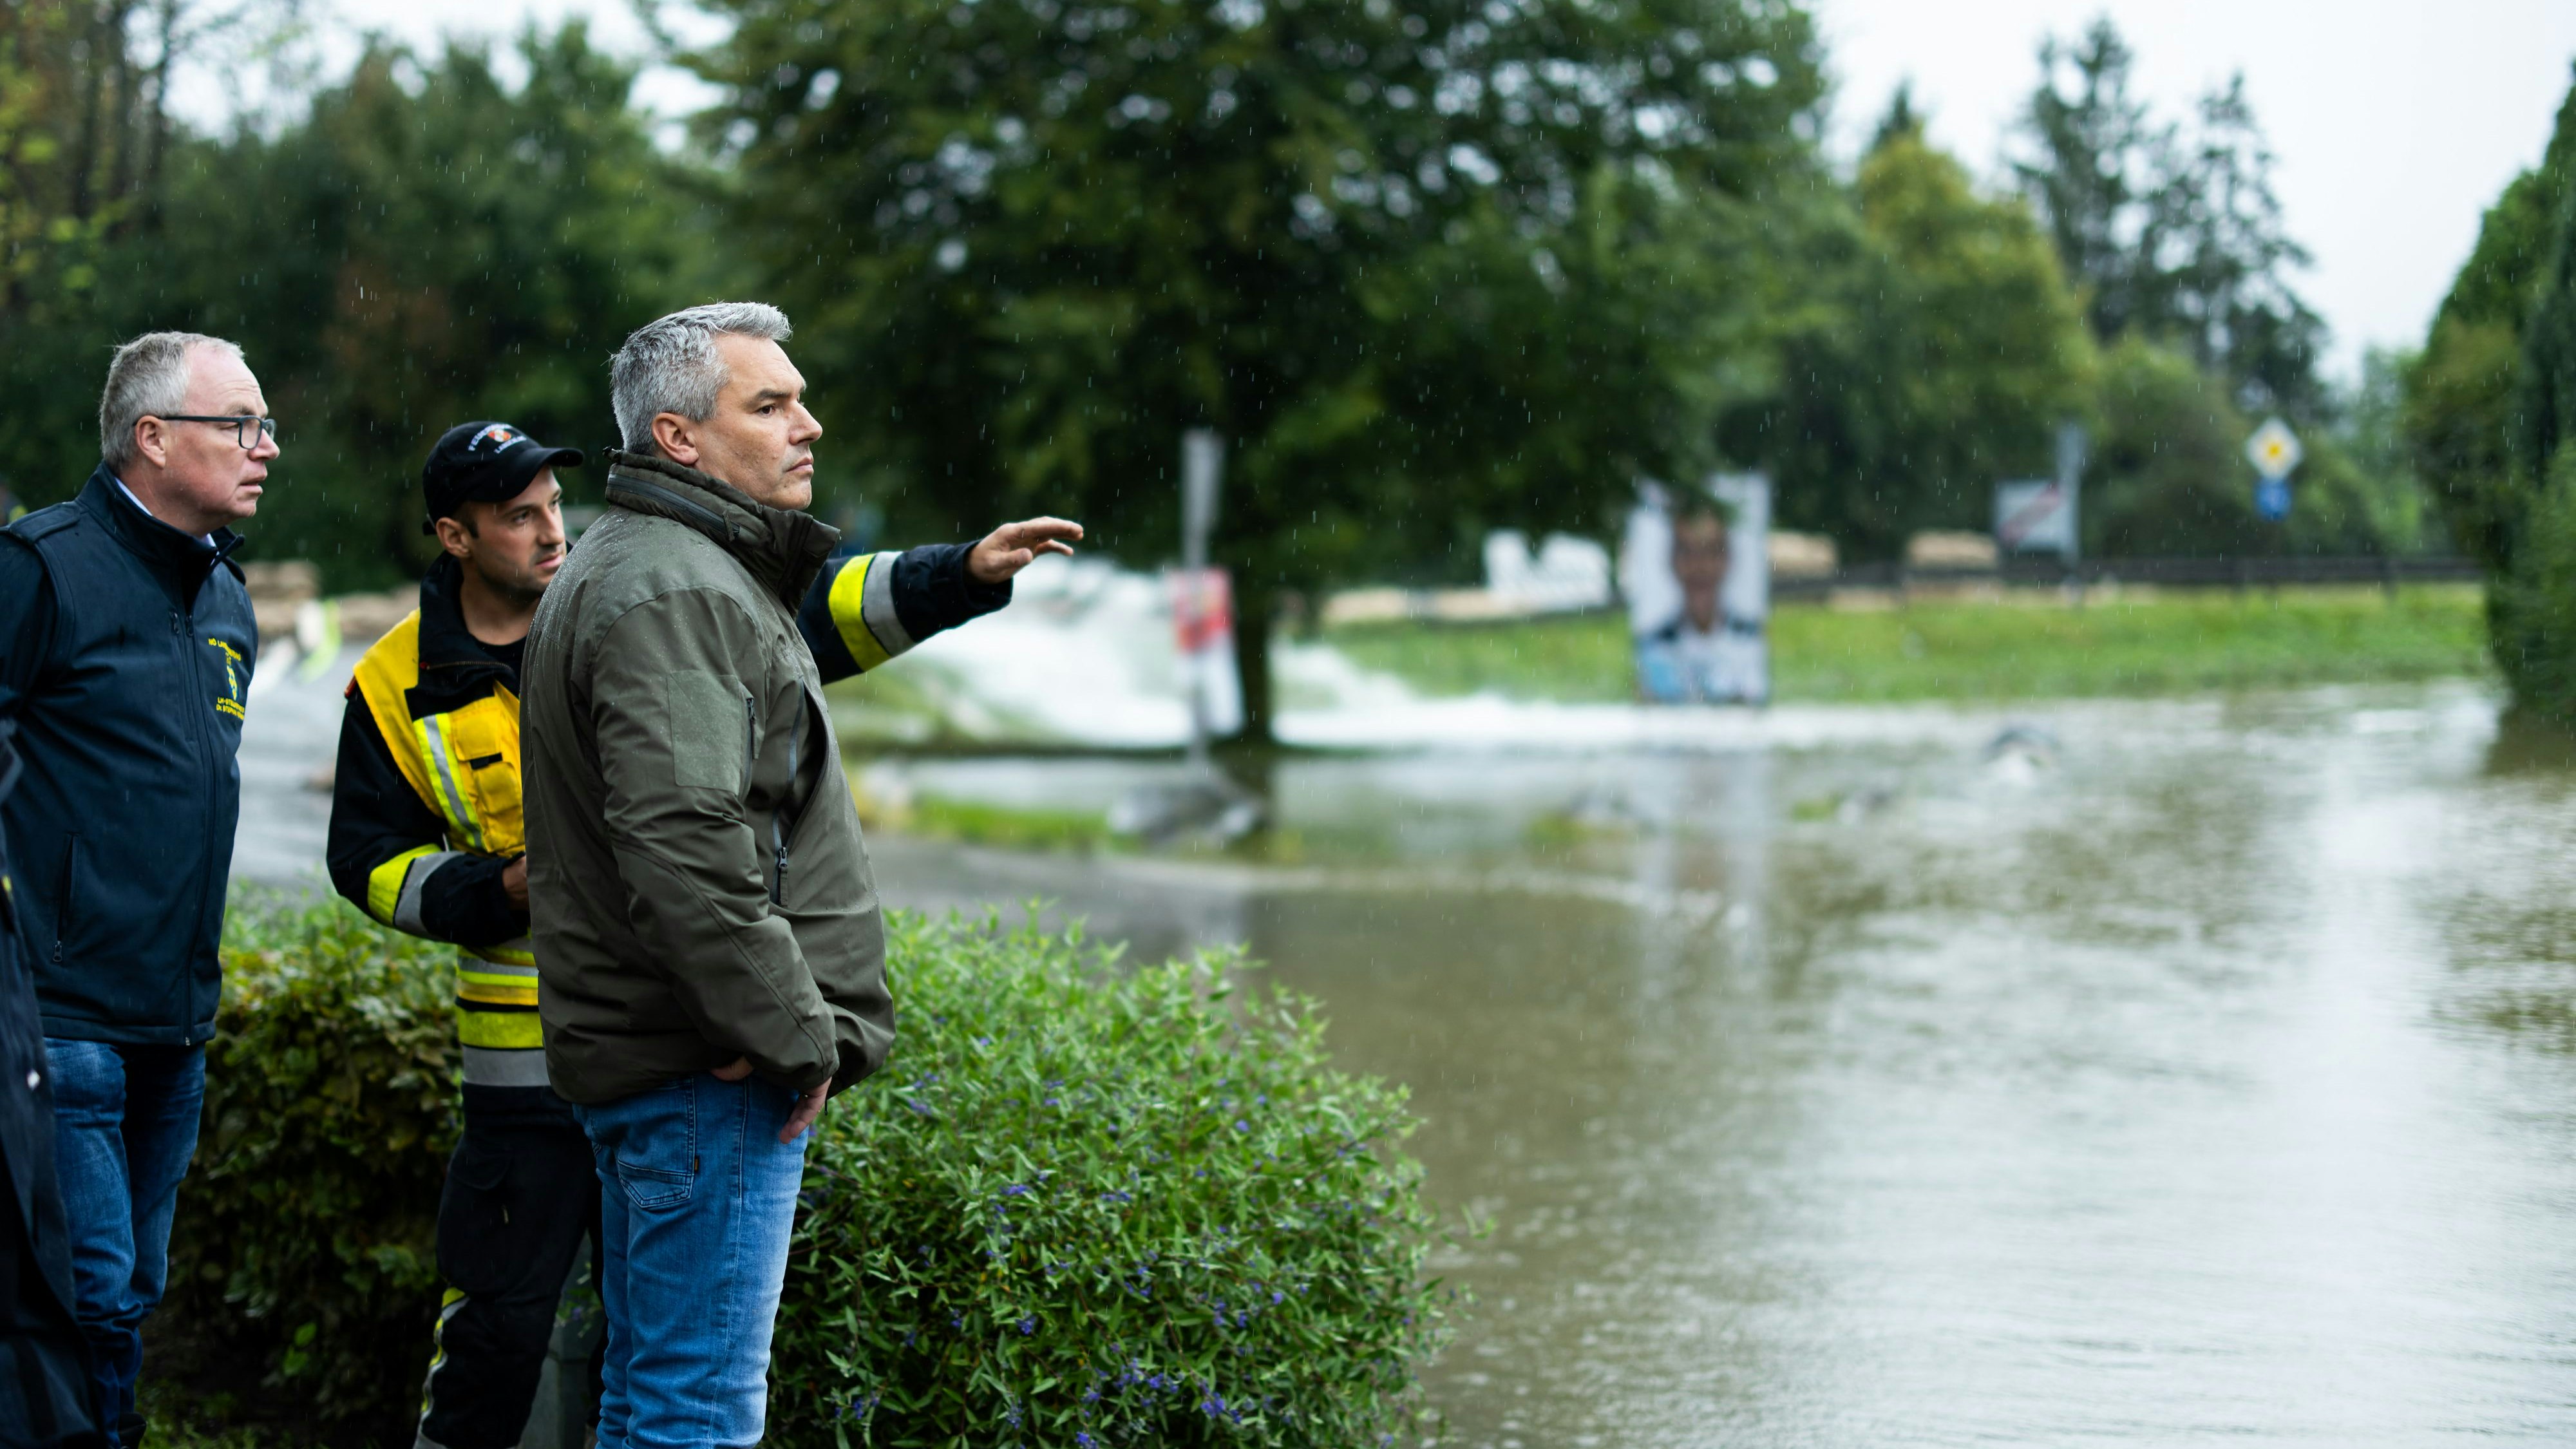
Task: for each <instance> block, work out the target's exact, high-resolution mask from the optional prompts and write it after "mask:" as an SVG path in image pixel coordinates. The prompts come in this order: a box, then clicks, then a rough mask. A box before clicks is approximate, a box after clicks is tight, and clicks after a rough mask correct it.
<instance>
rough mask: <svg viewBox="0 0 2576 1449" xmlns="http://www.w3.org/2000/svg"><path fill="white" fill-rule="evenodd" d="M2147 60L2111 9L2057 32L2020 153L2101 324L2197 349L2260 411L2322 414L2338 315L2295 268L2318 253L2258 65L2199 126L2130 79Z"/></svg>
mask: <svg viewBox="0 0 2576 1449" xmlns="http://www.w3.org/2000/svg"><path fill="white" fill-rule="evenodd" d="M2134 63H2135V56H2134V54H2133V53H2132V52H2131V51H2130V49H2129V47H2128V45H2127V43H2126V42H2125V41H2123V40H2122V39H2121V38H2120V34H2119V31H2118V30H2117V29H2116V28H2115V27H2113V25H2112V24H2111V22H2110V20H2109V19H2108V18H2107V17H2106V18H2103V19H2099V20H2096V21H2095V22H2094V23H2093V25H2092V26H2091V27H2090V28H2089V29H2088V30H2087V31H2086V32H2085V33H2084V36H2083V37H2082V39H2080V40H2079V41H2077V42H2075V43H2074V44H2072V45H2069V44H2064V43H2062V42H2060V41H2058V40H2056V39H2054V38H2052V39H2050V40H2048V41H2046V42H2044V43H2043V44H2042V46H2041V49H2040V71H2041V81H2040V86H2039V88H2038V90H2037V91H2035V92H2034V93H2033V94H2032V96H2031V100H2030V105H2029V108H2028V110H2027V112H2026V113H2025V116H2024V121H2023V131H2024V134H2025V137H2026V140H2027V142H2028V144H2029V152H2030V154H2028V155H2027V156H2026V157H2024V158H2023V159H2022V160H2020V161H2018V162H2016V163H2015V166H2014V171H2015V173H2016V174H2017V175H2018V176H2019V178H2020V180H2021V183H2022V185H2023V187H2024V189H2025V190H2026V191H2027V193H2028V194H2029V196H2030V198H2031V200H2032V202H2033V203H2034V204H2035V205H2036V206H2037V207H2038V208H2039V211H2040V214H2041V216H2042V218H2043V219H2044V220H2045V222H2046V224H2047V226H2048V229H2049V234H2050V236H2051V238H2052V239H2053V240H2054V241H2055V242H2056V244H2057V250H2058V255H2059V257H2060V258H2061V259H2062V260H2063V261H2064V263H2065V265H2066V268H2067V271H2068V272H2069V274H2070V275H2071V276H2072V277H2073V278H2074V279H2075V280H2076V282H2077V283H2078V284H2079V285H2080V286H2082V287H2083V288H2084V289H2085V292H2086V308H2087V316H2088V318H2089V320H2090V321H2091V322H2092V325H2093V330H2094V334H2095V335H2096V336H2097V337H2099V338H2100V339H2101V340H2102V341H2104V342H2105V343H2109V342H2113V341H2116V340H2118V339H2120V338H2122V337H2125V336H2129V335H2131V334H2136V335H2139V336H2143V337H2145V338H2147V339H2148V340H2151V341H2155V342H2160V343H2163V344H2164V345H2167V346H2170V347H2174V348H2176V349H2178V350H2180V351H2182V352H2184V353H2185V354H2187V355H2188V356H2190V357H2191V358H2192V359H2193V360H2194V361H2195V362H2196V363H2197V364H2198V365H2200V366H2201V367H2203V368H2204V369H2207V370H2209V371H2211V372H2214V373H2216V374H2217V375H2219V376H2220V377H2223V378H2225V379H2226V380H2227V382H2228V384H2229V386H2230V388H2231V389H2232V391H2233V393H2234V401H2235V402H2236V404H2237V406H2238V407H2240V408H2242V409H2244V410H2246V411H2248V412H2253V413H2255V414H2257V415H2260V414H2261V413H2263V412H2267V411H2277V412H2283V413H2287V414H2289V415H2290V416H2292V417H2293V418H2296V419H2299V420H2302V421H2306V420H2311V419H2318V418H2321V417H2322V416H2323V415H2324V413H2325V411H2326V406H2325V405H2326V401H2327V398H2326V394H2325V391H2324V389H2323V386H2322V384H2321V382H2320V380H2319V378H2318V376H2317V372H2316V362H2317V352H2318V350H2319V347H2320V346H2321V345H2322V343H2323V341H2324V336H2325V324H2324V322H2323V321H2322V320H2320V319H2319V318H2318V317H2317V315H2316V313H2315V312H2313V311H2311V310H2310V309H2309V307H2308V305H2307V304H2306V303H2305V302H2304V301H2302V300H2301V299H2300V298H2299V295H2298V293H2297V292H2296V291H2295V290H2294V289H2293V288H2292V287H2291V285H2290V282H2289V277H2288V273H2289V272H2290V271H2291V270H2292V269H2294V268H2297V267H2301V266H2305V265H2306V264H2307V261H2308V254H2307V252H2306V251H2305V250H2304V249H2303V248H2301V247H2300V246H2299V245H2298V243H2296V242H2295V241H2292V240H2291V239H2290V237H2289V235H2288V233H2287V232H2286V230H2285V229H2284V227H2283V223H2282V217H2281V204H2280V201H2279V199H2278V198H2277V197H2276V196H2275V195H2274V194H2273V191H2272V181H2271V172H2272V154H2271V151H2270V149H2269V148H2268V147H2267V146H2266V145H2265V144H2264V141H2263V136H2262V131H2261V128H2260V127H2259V126H2258V125H2257V124H2256V123H2255V119H2254V110H2253V106H2252V104H2251V103H2250V102H2249V101H2248V100H2247V99H2246V96H2245V81H2244V77H2243V76H2242V75H2238V76H2234V77H2231V78H2230V79H2229V81H2228V83H2227V84H2226V85H2225V86H2223V87H2221V88H2219V89H2217V90H2214V91H2212V92H2210V93H2209V94H2208V95H2206V96H2204V97H2203V98H2202V99H2201V101H2200V104H2199V106H2198V108H2197V115H2196V117H2195V121H2196V125H2195V127H2194V128H2193V129H2192V130H2191V131H2190V132H2189V133H2188V134H2186V133H2185V132H2184V131H2183V129H2182V128H2181V127H2180V126H2177V125H2175V124H2173V123H2170V122H2162V121H2158V120H2156V119H2155V118H2154V117H2153V116H2152V115H2151V114H2150V112H2149V110H2148V108H2147V107H2146V105H2145V104H2144V103H2142V102H2140V101H2138V100H2137V99H2136V98H2135V97H2133V96H2132V95H2131V94H2130V91H2129V75H2130V69H2131V67H2132V65H2133V64H2134Z"/></svg>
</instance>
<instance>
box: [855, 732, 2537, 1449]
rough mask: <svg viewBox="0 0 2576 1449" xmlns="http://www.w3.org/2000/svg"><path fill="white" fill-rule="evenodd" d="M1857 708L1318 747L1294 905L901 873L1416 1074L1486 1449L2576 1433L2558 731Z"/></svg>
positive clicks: (1027, 784)
mask: <svg viewBox="0 0 2576 1449" xmlns="http://www.w3.org/2000/svg"><path fill="white" fill-rule="evenodd" d="M1819 717H1821V716H1819ZM1830 725H1831V727H1830V728H1823V729H1810V728H1804V727H1790V726H1781V727H1778V728H1773V729H1770V730H1769V731H1768V732H1767V733H1766V732H1764V731H1763V730H1754V731H1751V732H1746V731H1743V730H1737V731H1735V732H1734V733H1731V734H1719V735H1714V736H1712V737H1711V740H1710V742H1708V743H1705V744H1704V745H1702V746H1700V747H1691V746H1690V745H1689V744H1688V743H1687V742H1684V743H1680V744H1667V745H1666V746H1664V747H1658V748H1651V749H1637V748H1624V749H1604V750H1596V751H1582V750H1557V751H1546V750H1535V749H1530V748H1526V747H1513V748H1503V747H1480V748H1475V749H1466V748H1454V747H1453V748H1447V749H1438V748H1435V749H1426V750H1419V751H1412V752H1406V753H1395V754H1377V755H1359V756H1348V757H1312V756H1309V757H1301V758H1296V759H1292V760H1290V761H1288V762H1286V763H1284V764H1282V765H1281V766H1280V767H1279V768H1278V770H1277V772H1276V775H1275V777H1274V778H1273V780H1272V786H1273V789H1274V790H1275V792H1276V800H1277V806H1278V810H1279V814H1280V819H1281V824H1282V827H1283V829H1284V830H1285V831H1286V832H1288V835H1289V837H1290V838H1291V839H1292V840H1293V842H1294V846H1293V850H1291V851H1289V852H1286V853H1287V854H1289V855H1290V856H1291V857H1292V858H1291V859H1290V860H1288V862H1287V863H1283V864H1242V863H1231V862H1225V861H1216V860H1199V861H1187V860H1184V861H1172V860H1165V859H1147V860H1138V859H1116V858H1110V859H1083V858H1078V857H1054V858H1047V857H1029V856H1014V855H1007V854H1002V853H998V852H992V851H984V850H977V849H972V848H966V847H956V846H939V845H931V844H924V843H921V842H917V841H907V840H902V839H893V838H881V839H878V840H877V841H875V842H874V845H873V849H874V851H875V854H876V857H877V862H878V869H879V875H880V881H881V884H882V886H883V889H884V894H885V896H886V898H887V899H888V900H889V901H891V902H893V903H896V904H909V905H917V906H930V907H942V906H948V905H954V904H964V903H968V902H976V901H986V900H1002V901H1013V900H1025V899H1027V898H1029V897H1031V896H1045V897H1048V898H1050V899H1052V900H1053V901H1054V902H1056V903H1057V904H1056V906H1055V910H1056V911H1057V912H1059V913H1065V914H1081V915H1085V916H1087V917H1089V918H1090V919H1091V921H1092V922H1093V928H1094V930H1095V933H1098V934H1105V935H1111V936H1116V937H1122V938H1126V939H1130V940H1132V941H1133V942H1134V943H1135V947H1136V949H1138V950H1140V951H1147V952H1165V951H1170V950H1173V949H1177V948H1180V947H1182V946H1185V945H1188V944H1191V943H1193V942H1198V941H1221V940H1241V941H1244V942H1247V943H1248V944H1249V947H1250V949H1251V951H1252V953H1253V954H1254V955H1256V956H1258V957H1260V958H1262V959H1263V960H1265V961H1267V962H1269V963H1270V966H1271V974H1272V975H1273V977H1274V978H1275V979H1277V980H1278V981H1280V982H1282V983H1284V984H1286V985H1289V986H1293V987H1295V988H1297V989H1299V990H1301V991H1305V992H1308V993H1311V994H1312V995H1314V996H1315V997H1317V998H1318V999H1319V1000H1320V1001H1321V1002H1322V1004H1323V1008H1324V1010H1325V1011H1326V1012H1327V1013H1328V1014H1329V1015H1330V1017H1331V1020H1332V1028H1331V1040H1332V1042H1333V1043H1334V1046H1335V1048H1336V1051H1337V1053H1338V1056H1339V1060H1340V1061H1341V1063H1342V1064H1343V1065H1344V1066H1346V1067H1347V1068H1349V1069H1351V1070H1355V1071H1361V1072H1369V1073H1375V1074H1380V1075H1383V1076H1387V1077H1390V1078H1393V1079H1396V1080H1398V1081H1401V1082H1404V1083H1407V1084H1409V1085H1410V1087H1411V1089H1412V1092H1413V1101H1414V1103H1415V1105H1416V1107H1417V1108H1418V1109H1419V1110H1420V1112H1421V1114H1422V1117H1423V1119H1424V1126H1423V1128H1422V1130H1421V1132H1420V1133H1419V1135H1418V1136H1417V1137H1416V1138H1415V1139H1414V1140H1413V1143H1412V1148H1413V1150H1414V1151H1415V1152H1417V1153H1418V1154H1419V1155H1420V1156H1421V1157H1422V1159H1423V1160H1424V1161H1425V1162H1426V1163H1427V1165H1428V1167H1429V1170H1430V1189H1431V1191H1432V1193H1433V1194H1434V1195H1435V1197H1436V1198H1437V1199H1438V1200H1439V1201H1440V1202H1441V1203H1442V1204H1443V1205H1444V1206H1445V1207H1447V1208H1449V1209H1450V1210H1452V1212H1453V1214H1454V1213H1455V1212H1456V1211H1457V1210H1460V1209H1466V1208H1473V1209H1474V1210H1475V1211H1476V1212H1477V1213H1479V1214H1481V1215H1483V1216H1485V1217H1489V1218H1490V1219H1491V1220H1492V1221H1493V1222H1494V1224H1495V1225H1496V1226H1495V1228H1494V1230H1493V1232H1492V1233H1491V1234H1490V1236H1488V1237H1485V1238H1484V1239H1482V1240H1479V1241H1471V1242H1468V1243H1466V1244H1464V1245H1463V1246H1461V1247H1459V1248H1457V1249H1455V1250H1453V1251H1449V1252H1447V1253H1445V1254H1444V1255H1443V1257H1442V1259H1441V1262H1440V1267H1441V1269H1442V1271H1444V1272H1445V1273H1447V1274H1448V1275H1449V1277H1450V1278H1451V1280H1452V1281H1454V1282H1456V1283H1458V1284H1459V1285H1461V1286H1463V1287H1466V1288H1468V1289H1471V1290H1472V1291H1473V1293H1474V1295H1475V1300H1476V1301H1475V1303H1474V1305H1473V1306H1472V1307H1470V1308H1468V1309H1466V1310H1465V1311H1464V1312H1463V1314H1462V1316H1461V1320H1460V1333H1459V1336H1458V1339H1457V1342H1456V1344H1455V1346H1454V1347H1453V1348H1452V1349H1451V1350H1450V1351H1449V1352H1448V1353H1447V1354H1446V1356H1445V1357H1444V1358H1443V1359H1442V1360H1441V1361H1440V1362H1439V1363H1438V1364H1437V1365H1436V1366H1435V1367H1434V1368H1433V1369H1432V1370H1431V1372H1430V1375H1429V1382H1430V1392H1431V1397H1432V1400H1433V1402H1434V1403H1435V1404H1436V1405H1437V1407H1438V1408H1439V1409H1440V1410H1441V1411H1442V1413H1443V1414H1444V1415H1445V1416H1446V1417H1447V1419H1448V1421H1449V1424H1450V1427H1451V1431H1452V1433H1453V1434H1454V1435H1455V1437H1456V1440H1457V1441H1458V1442H1462V1443H1465V1444H1469V1445H1494V1446H1506V1449H1507V1446H1513V1445H1528V1446H1565V1445H1654V1446H1663V1445H1721V1444H1723V1445H1760V1446H1770V1445H1833V1446H1842V1445H1859V1444H1872V1445H1875V1444H1970V1443H2020V1444H2048V1445H2060V1444H2083V1443H2095V1442H2109V1443H2155V1444H2163V1443H2180V1442H2202V1441H2217V1440H2225V1441H2228V1442H2232V1443H2242V1444H2261V1445H2290V1444H2302V1445H2305V1444H2314V1445H2378V1444H2387V1445H2401V1444H2402V1445H2420V1444H2430V1443H2439V1442H2446V1441H2450V1440H2455V1439H2468V1438H2477V1439H2480V1440H2484V1441H2499V1440H2500V1441H2507V1442H2545V1443H2567V1442H2576V1113H2572V1112H2571V1104H2576V895H2571V887H2576V851H2571V850H2570V844H2571V838H2576V828H2572V827H2576V774H2571V773H2570V772H2569V770H2568V768H2567V766H2566V764H2565V762H2564V760H2563V758H2557V757H2558V756H2563V754H2564V748H2563V747H2557V748H2551V747H2548V746H2545V745H2538V744H2529V743H2525V742H2519V741H2517V740H2516V739H2512V738H2506V739H2501V740H2500V739H2499V732H2498V726H2497V721H2496V710H2495V704H2494V701H2493V699H2492V698H2491V697H2490V696H2489V695H2488V694H2487V693H2486V692H2484V691H2482V690H2480V689H2478V688H2476V687H2474V686H2470V685H2466V684H2462V685H2443V686H2431V687H2424V688H2409V689H2399V690H2362V691H2324V692H2311V693H2301V694H2291V695H2281V696H2270V697H2260V698H2240V699H2234V700H2197V701H2165V702H2111V703H2087V704H2067V705H2053V706H2040V707H2034V708H2030V709H2026V710H2020V711H2015V712H2012V713H2010V714H1999V713H1985V712H1964V713H1961V712H1949V711H1938V710H1934V711H1884V712H1870V711H1843V712H1835V713H1833V714H1832V717H1831V720H1830ZM2013 725H2023V726H2028V727H2030V732H2029V733H2026V734H2023V735H2019V736H2014V737H2012V738H2010V739H2009V740H2008V741H2007V743H2006V746H2005V748H2004V749H2003V750H2001V751H2000V752H1999V753H1997V752H1990V751H1989V750H1988V749H1987V748H1985V747H1986V746H1987V745H1988V744H1989V742H1991V741H1992V740H1994V739H1995V737H1996V736H1997V735H1998V734H1999V733H2000V732H2001V731H2003V730H2004V729H2006V728H2007V727H2009V726H2013ZM893 768H894V770H895V772H896V776H897V777H898V778H899V779H900V781H901V783H902V784H903V785H904V786H906V787H908V788H912V789H914V790H917V791H923V792H932V793H940V794H947V795H953V796H959V797H970V798H977V797H980V798H991V799H1018V800H1023V801H1027V802H1030V803H1039V804H1046V805H1051V806H1055V807H1059V808H1061V807H1064V806H1067V805H1080V804H1086V803H1102V802H1105V801H1106V800H1107V799H1108V798H1111V797H1113V796H1114V795H1115V794H1116V793H1117V791H1118V790H1119V789H1121V788H1123V786H1124V785H1126V784H1128V783H1132V782H1133V780H1134V779H1135V778H1137V777H1138V776H1139V775H1141V774H1145V773H1150V771H1151V770H1152V769H1153V768H1155V767H1147V766H1135V765H1121V764H1116V763H1108V762H1100V761H1084V760H1040V759H1024V760H1011V759H1000V760H975V761H949V762H918V761H916V762H912V763H909V764H903V765H899V766H895V767H893Z"/></svg>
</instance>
